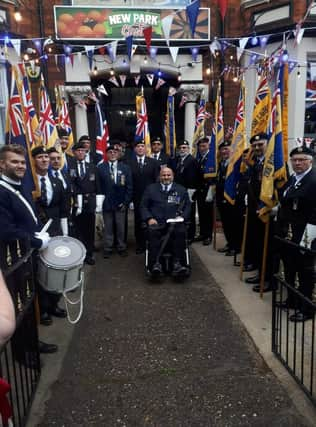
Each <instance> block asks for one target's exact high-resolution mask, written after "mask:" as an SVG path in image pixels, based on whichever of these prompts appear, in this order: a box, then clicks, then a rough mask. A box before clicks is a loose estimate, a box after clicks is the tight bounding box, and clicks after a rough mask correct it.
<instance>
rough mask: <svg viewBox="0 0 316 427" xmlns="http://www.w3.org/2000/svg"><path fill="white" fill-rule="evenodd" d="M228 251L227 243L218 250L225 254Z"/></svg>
mask: <svg viewBox="0 0 316 427" xmlns="http://www.w3.org/2000/svg"><path fill="white" fill-rule="evenodd" d="M228 251H229V247H228V246H227V245H226V246H224V247H223V248H220V249H218V250H217V252H219V253H220V254H223V253H224V252H228Z"/></svg>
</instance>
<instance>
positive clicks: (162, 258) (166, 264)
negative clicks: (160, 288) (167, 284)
mask: <svg viewBox="0 0 316 427" xmlns="http://www.w3.org/2000/svg"><path fill="white" fill-rule="evenodd" d="M172 221H173V220H169V221H168V222H169V224H168V226H169V228H168V229H167V231H166V233H165V234H163V235H162V237H161V241H160V250H159V252H158V256H157V259H156V263H159V264H161V267H162V273H161V274H159V275H154V274H152V272H151V269H150V268H149V241H148V227H146V228H147V233H146V231H145V235H146V248H145V274H146V276H147V278H148V279H150V280H151V281H154V282H159V281H162V280H163V278H164V277H166V276H171V277H172V278H173V279H174V280H175V281H178V282H182V281H184V280H186V279H187V278H188V277H190V275H191V255H190V247H189V243H188V238H187V230H188V225H189V224H187V223H186V224H185V226H186V236H185V246H184V250H183V253H182V255H181V257H180V259H179V261H180V264H181V266H182V267H183V268H182V271H181V272H179V274H174V272H173V268H172V267H173V258H174V257H173V254H172V247H171V237H172V235H171V232H172V230H170V227H171V228H172V227H173V222H172Z"/></svg>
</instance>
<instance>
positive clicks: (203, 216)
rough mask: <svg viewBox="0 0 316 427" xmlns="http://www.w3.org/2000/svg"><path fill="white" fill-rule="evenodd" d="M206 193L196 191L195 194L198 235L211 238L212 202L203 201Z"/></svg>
mask: <svg viewBox="0 0 316 427" xmlns="http://www.w3.org/2000/svg"><path fill="white" fill-rule="evenodd" d="M205 197H206V195H205V194H204V193H198V192H197V196H196V201H197V206H198V214H199V223H200V236H201V237H202V238H203V239H210V240H212V235H213V220H214V218H213V217H214V203H213V202H206V201H205Z"/></svg>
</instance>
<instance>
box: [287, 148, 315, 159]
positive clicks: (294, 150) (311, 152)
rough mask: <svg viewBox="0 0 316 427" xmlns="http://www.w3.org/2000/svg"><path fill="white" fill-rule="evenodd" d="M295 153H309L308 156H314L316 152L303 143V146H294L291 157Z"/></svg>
mask: <svg viewBox="0 0 316 427" xmlns="http://www.w3.org/2000/svg"><path fill="white" fill-rule="evenodd" d="M295 154H307V155H308V156H313V155H314V152H313V151H312V150H311V149H310V148H308V147H306V145H302V146H301V147H295V148H293V150H292V151H291V152H290V157H292V156H294V155H295Z"/></svg>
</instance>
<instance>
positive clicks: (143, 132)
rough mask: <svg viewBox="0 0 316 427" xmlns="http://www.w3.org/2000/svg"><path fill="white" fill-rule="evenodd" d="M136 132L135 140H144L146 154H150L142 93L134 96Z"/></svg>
mask: <svg viewBox="0 0 316 427" xmlns="http://www.w3.org/2000/svg"><path fill="white" fill-rule="evenodd" d="M136 117H137V123H136V132H135V140H136V141H141V140H142V141H144V143H145V146H146V153H147V155H149V154H150V134H149V126H148V115H147V108H146V101H145V97H144V96H143V95H137V96H136Z"/></svg>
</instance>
